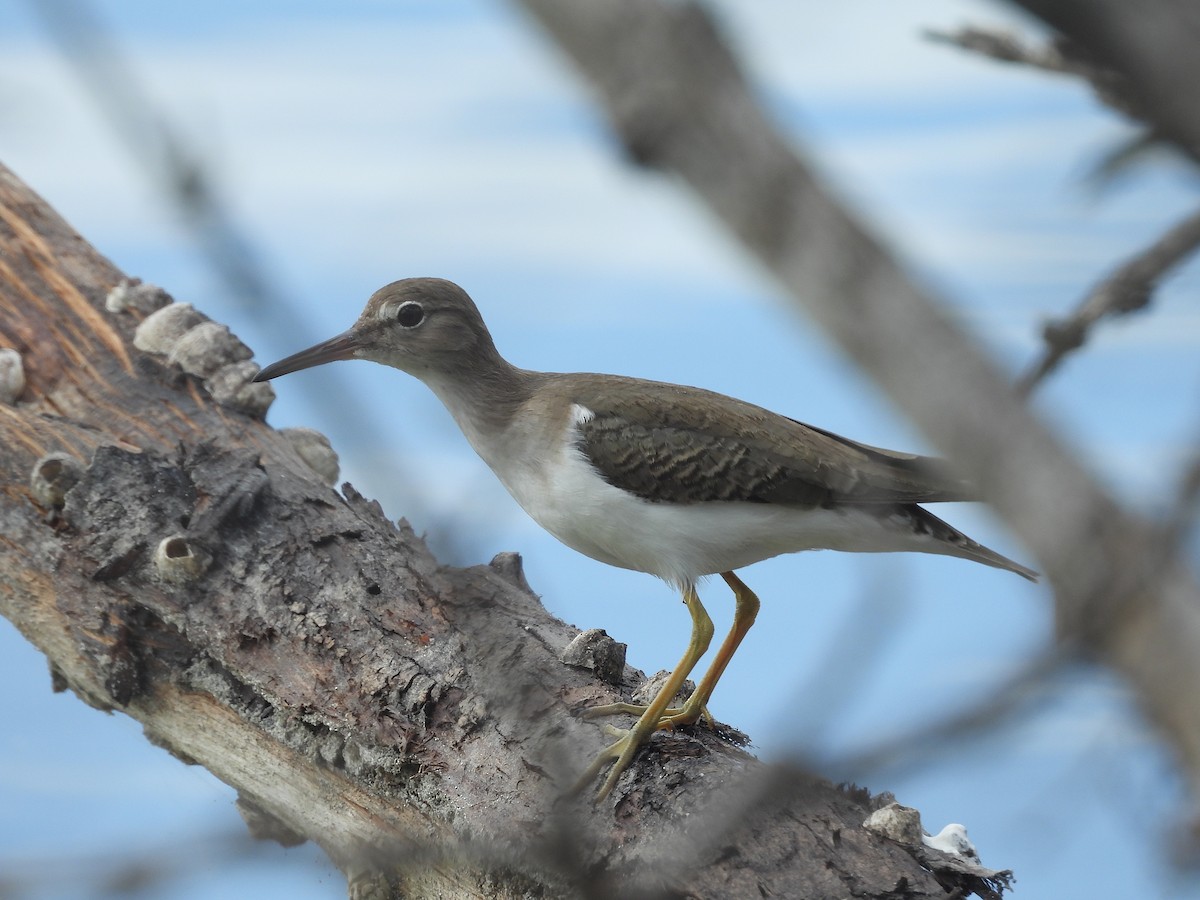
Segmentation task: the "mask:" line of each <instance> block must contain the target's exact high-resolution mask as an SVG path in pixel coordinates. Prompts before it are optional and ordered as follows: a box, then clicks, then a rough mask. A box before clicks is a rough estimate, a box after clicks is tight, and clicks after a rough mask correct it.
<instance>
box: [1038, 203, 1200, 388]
mask: <svg viewBox="0 0 1200 900" xmlns="http://www.w3.org/2000/svg"><path fill="white" fill-rule="evenodd" d="M1197 247H1200V211H1197V212H1193V213H1191V214H1190V215H1188V216H1187V217H1186V218H1184V219H1182V220H1181V221H1180V222H1178V223H1177V224H1176V225H1175V226H1173V227H1172V228H1171V229H1170V230H1169V231H1168V232H1167V233H1166V234H1164V235H1163V236H1162V237H1160V238H1159V239H1158V240H1156V241H1155V242H1154V243H1153V244H1151V245H1150V246H1149V247H1147V248H1146V249H1145V250H1143V251H1142V252H1141V253H1139V254H1137V255H1136V256H1134V257H1133V258H1132V259H1130V260H1128V261H1127V262H1125V263H1123V264H1122V265H1121V266H1119V267H1118V268H1117V269H1116V270H1115V271H1113V272H1112V273H1111V274H1110V275H1109V276H1108V277H1107V278H1105V279H1104V280H1103V281H1101V282H1100V283H1099V284H1097V285H1096V286H1095V287H1093V288H1092V290H1091V291H1089V292H1088V294H1087V296H1086V297H1084V298H1083V300H1082V301H1081V302H1080V303H1079V305H1078V306H1077V307H1076V308H1075V311H1074V312H1073V313H1072V314H1071V315H1070V316H1068V317H1067V318H1065V319H1056V320H1053V321H1050V322H1047V323H1046V325H1045V326H1044V327H1043V328H1042V338H1043V340H1044V341H1045V342H1046V348H1045V350H1044V352H1043V353H1042V356H1041V358H1040V359H1038V360H1037V361H1036V362H1034V363H1033V364H1032V365H1031V366H1030V367H1029V368H1028V370H1027V371H1026V372H1025V374H1024V375H1022V376H1021V378H1020V379H1019V380H1018V382H1017V390H1018V391H1019V392H1020V393H1021V394H1022V395H1023V396H1027V395H1029V394H1030V393H1031V392H1032V391H1033V389H1034V388H1035V387H1037V385H1038V384H1039V383H1040V382H1041V381H1042V380H1043V379H1044V378H1045V377H1046V376H1047V375H1049V374H1050V373H1051V372H1053V371H1054V370H1055V369H1056V368H1057V367H1058V366H1059V364H1060V363H1061V362H1062V360H1063V359H1064V358H1065V357H1066V356H1067V355H1068V354H1069V353H1071V352H1072V351H1074V350H1078V349H1079V348H1080V347H1082V346H1083V345H1084V343H1085V342H1086V341H1087V339H1088V337H1089V336H1090V334H1091V331H1092V328H1093V327H1094V326H1095V325H1096V323H1097V322H1099V321H1100V320H1101V319H1103V318H1105V317H1115V316H1122V315H1127V314H1128V313H1132V312H1136V311H1138V310H1141V309H1144V308H1145V307H1146V306H1148V305H1149V303H1150V300H1151V298H1152V296H1153V291H1154V288H1155V287H1156V286H1157V285H1158V283H1159V281H1160V280H1162V278H1163V277H1164V276H1165V275H1166V274H1167V273H1168V272H1169V271H1170V270H1171V269H1173V268H1174V267H1176V266H1178V265H1179V264H1180V263H1182V262H1184V261H1185V260H1187V259H1188V258H1189V257H1190V256H1191V255H1192V254H1193V253H1195V252H1196V248H1197Z"/></svg>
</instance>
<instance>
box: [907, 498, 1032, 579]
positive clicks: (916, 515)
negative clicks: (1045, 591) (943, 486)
mask: <svg viewBox="0 0 1200 900" xmlns="http://www.w3.org/2000/svg"><path fill="white" fill-rule="evenodd" d="M907 509H908V511H909V512H910V514H911V515H912V517H913V526H914V528H915V529H916V530H917V531H918V532H921V531H924V532H925V533H927V534H928V535H929V536H930V537H931V538H933V541H934V547H936V549H934V548H933V547H931V548H929V549H928V551H927V552H932V553H944V554H946V555H947V556H957V557H959V558H960V559H969V560H972V561H973V562H977V563H983V564H984V565H985V566H992V567H993V568H996V569H1005V570H1007V571H1009V572H1016V573H1017V574H1018V575H1020V576H1021V577H1022V578H1028V579H1029V580H1030V581H1037V580H1038V578H1039V577H1040V576H1039V573H1037V572H1035V571H1034V570H1033V569H1031V568H1029V567H1028V566H1023V565H1021V564H1020V563H1019V562H1014V561H1013V560H1011V559H1009V558H1008V557H1007V556H1002V555H1001V554H999V553H997V552H996V551H995V550H992V549H991V548H990V547H985V546H983V544H981V543H979V542H978V541H974V540H972V539H971V538H969V537H967V536H966V535H965V534H963V533H962V532H961V531H959V530H958V529H957V528H955V527H954V526H953V525H951V524H949V523H948V522H943V521H942V520H941V519H939V518H938V517H937V516H935V515H934V514H933V513H931V512H930V511H929V510H927V509H925V508H924V507H921V506H910V507H908V508H907Z"/></svg>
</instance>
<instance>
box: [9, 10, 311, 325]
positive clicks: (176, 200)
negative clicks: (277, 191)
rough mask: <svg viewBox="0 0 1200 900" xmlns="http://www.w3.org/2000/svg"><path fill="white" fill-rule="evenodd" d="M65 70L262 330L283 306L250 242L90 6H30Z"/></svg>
mask: <svg viewBox="0 0 1200 900" xmlns="http://www.w3.org/2000/svg"><path fill="white" fill-rule="evenodd" d="M29 6H30V8H31V9H32V10H33V11H34V12H35V13H36V14H38V15H39V16H41V19H42V21H43V22H44V23H45V25H46V28H47V30H48V32H49V33H50V36H51V37H52V38H53V39H54V40H55V41H57V43H58V45H59V47H60V48H61V50H62V58H63V60H64V61H65V62H67V63H68V64H70V65H71V66H73V67H74V68H75V70H76V73H77V74H78V76H79V83H80V85H81V86H82V87H83V88H84V89H85V90H87V91H88V92H89V93H90V94H91V96H92V99H93V100H94V101H95V103H96V105H97V106H98V107H99V108H100V110H101V111H102V112H103V113H104V114H105V115H106V116H107V117H108V118H109V120H110V121H111V122H112V125H113V130H114V132H115V133H116V134H117V136H118V137H119V138H121V139H122V140H123V141H124V142H125V144H126V146H127V147H128V149H129V152H130V154H131V155H132V156H133V157H134V159H136V160H137V161H138V164H139V168H140V169H141V170H143V171H146V172H149V173H151V175H152V176H153V179H154V181H155V182H156V184H157V185H158V187H159V188H160V189H161V190H162V191H163V192H164V194H165V195H166V196H167V198H168V199H169V200H170V202H171V204H172V205H173V206H174V207H175V209H177V210H178V211H179V212H180V214H181V215H182V217H183V220H184V221H185V222H186V223H187V226H188V228H189V229H190V230H191V232H192V234H193V235H194V236H195V237H196V239H197V241H198V243H199V245H200V247H201V249H202V251H203V252H204V256H205V259H206V260H207V261H208V264H209V266H211V267H212V269H213V271H215V272H216V273H217V275H218V276H219V278H220V279H221V280H222V281H224V282H225V285H226V287H227V288H228V289H229V291H230V293H231V294H232V295H233V296H235V297H239V298H241V299H242V300H243V302H244V303H245V310H246V313H247V314H248V315H250V316H252V317H254V318H257V319H259V321H260V322H262V323H264V324H270V322H271V321H272V319H273V317H274V316H275V315H278V314H280V313H281V312H282V311H283V310H284V309H287V308H288V307H289V306H292V305H294V304H292V303H290V302H289V300H288V298H287V297H286V296H285V295H284V292H283V291H281V290H280V289H279V288H278V287H277V286H276V285H275V284H274V282H273V279H272V278H271V277H270V276H269V275H268V274H267V273H266V272H265V271H264V269H263V266H262V263H261V262H260V261H259V259H258V255H257V253H256V252H255V250H254V249H253V242H252V241H251V240H250V239H249V238H248V237H247V236H246V235H245V234H244V233H243V232H242V229H241V228H240V226H239V225H238V224H237V222H236V217H235V216H234V214H233V213H232V212H231V211H230V209H229V208H228V205H227V204H226V203H225V201H224V200H223V199H222V198H221V196H220V194H219V193H218V191H217V190H216V188H215V187H214V185H213V179H212V177H211V175H210V174H209V172H208V169H207V167H206V166H205V165H204V163H203V162H202V161H201V159H200V157H199V155H198V154H197V153H195V151H194V150H192V149H191V147H190V146H189V144H188V142H187V141H185V140H184V139H183V138H182V137H181V136H180V135H179V134H178V132H177V131H176V129H175V128H174V126H173V125H172V124H171V123H170V121H168V119H167V117H166V116H164V115H161V114H160V113H159V112H158V111H157V110H156V109H155V107H154V103H153V102H152V101H151V99H150V97H149V95H148V93H147V92H146V91H145V90H144V89H143V88H142V85H141V82H140V81H139V80H138V78H137V76H136V75H135V74H134V71H133V68H132V67H131V66H130V65H129V64H128V63H127V62H126V60H125V57H124V54H123V53H122V52H121V50H120V48H119V46H118V44H117V41H116V39H115V38H114V37H113V35H112V34H111V32H110V31H109V30H108V28H107V27H105V24H104V21H103V19H102V18H101V17H100V16H99V15H97V14H96V10H95V8H94V7H93V6H92V4H91V0H31V2H30V3H29Z"/></svg>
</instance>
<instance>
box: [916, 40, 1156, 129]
mask: <svg viewBox="0 0 1200 900" xmlns="http://www.w3.org/2000/svg"><path fill="white" fill-rule="evenodd" d="M925 36H926V37H927V38H928V39H929V40H931V41H934V42H936V43H941V44H949V45H951V46H954V47H958V48H960V49H962V50H967V51H969V52H971V53H978V54H979V55H981V56H986V57H988V58H989V59H994V60H997V61H999V62H1005V63H1016V64H1019V65H1024V66H1031V67H1033V68H1035V69H1040V70H1042V71H1043V72H1055V73H1058V74H1061V75H1074V76H1077V77H1079V78H1082V79H1083V80H1084V81H1086V82H1087V83H1088V84H1089V85H1091V87H1092V90H1093V91H1095V93H1096V96H1097V97H1099V98H1100V100H1101V101H1103V102H1104V103H1106V104H1107V105H1109V106H1111V107H1112V108H1113V109H1115V110H1117V111H1118V112H1120V113H1123V114H1124V115H1126V116H1129V117H1130V118H1133V119H1137V120H1140V121H1146V120H1147V116H1146V115H1145V114H1144V113H1143V112H1142V110H1141V109H1140V108H1139V107H1138V105H1137V103H1136V102H1135V101H1134V99H1133V97H1131V96H1130V94H1129V91H1128V88H1127V87H1126V84H1125V79H1124V78H1123V77H1122V76H1121V74H1120V73H1119V72H1117V71H1115V70H1114V69H1111V68H1109V67H1107V66H1103V65H1100V64H1099V63H1097V62H1096V61H1095V60H1094V59H1092V58H1091V57H1089V56H1088V55H1087V54H1086V53H1085V52H1084V51H1083V49H1082V48H1081V47H1079V46H1077V45H1075V44H1072V43H1071V42H1070V41H1068V40H1066V39H1064V38H1061V37H1059V38H1056V39H1054V40H1052V41H1049V42H1047V43H1045V44H1042V45H1040V46H1035V45H1033V44H1029V43H1025V42H1023V41H1022V40H1021V39H1020V38H1018V37H1017V36H1016V35H1014V34H1009V33H1006V32H1001V31H993V30H990V29H985V28H971V27H967V28H960V29H959V30H958V31H939V30H937V29H929V30H927V31H926V32H925Z"/></svg>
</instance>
